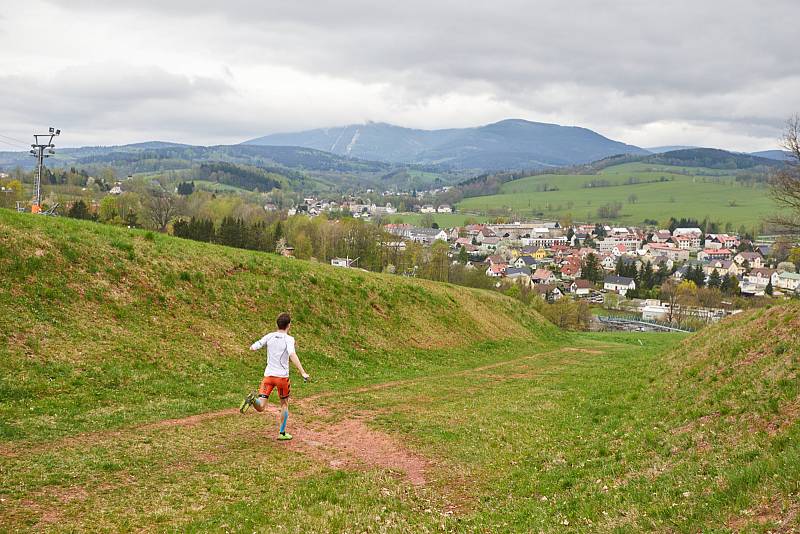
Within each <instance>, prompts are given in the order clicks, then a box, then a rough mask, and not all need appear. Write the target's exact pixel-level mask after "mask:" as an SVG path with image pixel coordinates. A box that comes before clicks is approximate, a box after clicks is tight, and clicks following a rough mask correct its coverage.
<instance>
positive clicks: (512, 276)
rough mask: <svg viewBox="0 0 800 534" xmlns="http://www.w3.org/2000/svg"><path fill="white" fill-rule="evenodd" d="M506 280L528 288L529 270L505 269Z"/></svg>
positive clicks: (522, 268) (529, 282)
mask: <svg viewBox="0 0 800 534" xmlns="http://www.w3.org/2000/svg"><path fill="white" fill-rule="evenodd" d="M505 274H506V278H508V279H509V280H511V281H513V282H515V283H518V284H522V285H526V286H529V285H531V270H530V269H528V268H527V267H509V268H507V269H506V273H505Z"/></svg>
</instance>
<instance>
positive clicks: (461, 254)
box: [458, 245, 469, 265]
mask: <svg viewBox="0 0 800 534" xmlns="http://www.w3.org/2000/svg"><path fill="white" fill-rule="evenodd" d="M468 261H469V255H468V254H467V249H466V247H464V245H461V248H460V249H459V251H458V263H460V264H461V265H466V264H467V262H468Z"/></svg>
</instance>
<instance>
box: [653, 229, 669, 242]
mask: <svg viewBox="0 0 800 534" xmlns="http://www.w3.org/2000/svg"><path fill="white" fill-rule="evenodd" d="M670 239H672V232H670V231H669V230H657V231H655V232H653V235H652V236H650V242H651V243H667V242H669V240H670Z"/></svg>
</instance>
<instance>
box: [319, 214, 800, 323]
mask: <svg viewBox="0 0 800 534" xmlns="http://www.w3.org/2000/svg"><path fill="white" fill-rule="evenodd" d="M445 209H450V208H449V206H446V207H445ZM383 228H384V229H385V230H386V232H387V233H389V234H391V235H393V236H396V237H397V240H395V241H393V242H392V246H395V247H401V248H402V247H404V246H406V243H417V244H420V245H423V246H426V247H430V246H432V245H434V244H435V243H436V242H442V243H447V244H448V245H449V250H450V253H449V255H450V258H451V260H452V261H453V263H456V262H458V261H459V260H463V259H464V258H466V262H464V263H465V265H466V267H467V268H468V269H475V270H478V271H479V272H483V273H485V275H486V277H488V278H490V279H494V280H496V286H497V287H498V288H499V287H500V286H501V284H505V285H508V284H511V283H513V284H519V285H520V286H521V287H524V288H526V290H530V291H532V292H533V293H534V294H536V295H539V296H541V297H542V298H543V299H544V300H545V301H547V302H551V303H552V302H556V301H558V300H559V299H562V298H572V299H579V300H585V301H587V302H590V303H592V304H594V305H597V306H602V307H604V308H606V309H609V310H620V311H628V312H632V313H635V314H637V315H638V316H639V317H641V318H642V319H644V320H650V321H663V322H672V323H674V322H675V320H676V317H675V314H676V313H677V312H676V309H677V308H679V307H681V304H680V302H681V301H680V300H679V299H672V300H671V301H670V299H669V297H667V298H664V297H665V296H664V293H665V291H664V288H666V287H667V286H672V287H676V288H679V287H681V282H691V285H692V287H704V288H708V289H717V290H719V291H718V292H717V294H718V295H719V296H720V297H721V298H717V299H716V300H714V299H711V300H708V301H707V302H702V300H703V299H700V302H695V303H693V304H692V305H687V304H685V303H684V304H683V306H682V307H683V309H682V310H681V312H680V313H681V314H682V315H683V316H691V317H694V318H695V319H699V320H702V321H704V322H715V321H718V320H719V319H721V318H723V317H725V316H727V315H730V314H732V313H738V311H740V310H739V309H737V308H736V307H732V306H731V302H730V299H728V300H725V297H732V296H737V297H757V298H769V297H772V298H780V297H797V296H800V274H798V273H797V272H796V266H795V265H794V264H793V263H791V262H789V261H785V258H781V257H780V255H781V250H778V249H779V248H781V249H782V247H780V246H778V245H776V244H775V243H770V242H763V243H762V242H758V241H753V240H748V239H745V238H744V237H741V236H738V235H732V234H728V233H718V234H705V233H704V232H703V230H702V229H700V228H696V227H687V228H681V227H678V228H674V229H673V230H672V231H670V230H669V229H658V230H653V229H645V228H640V227H614V226H608V225H603V224H576V225H572V226H568V227H562V226H561V224H560V223H558V222H556V221H524V222H522V221H520V222H511V223H497V224H488V223H487V224H470V225H466V226H461V227H454V228H448V229H445V228H426V227H420V226H413V225H411V224H397V223H390V224H385V225H384V226H383ZM790 246H793V244H791V245H790ZM781 260H783V261H781ZM331 264H332V265H335V266H340V267H351V266H352V263H351V260H349V259H348V258H334V259H332V260H331Z"/></svg>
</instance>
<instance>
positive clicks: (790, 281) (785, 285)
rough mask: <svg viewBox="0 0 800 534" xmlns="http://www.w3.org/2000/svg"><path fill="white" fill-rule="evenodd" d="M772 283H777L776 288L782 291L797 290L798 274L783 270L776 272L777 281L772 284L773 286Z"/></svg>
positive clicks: (798, 283) (799, 282) (799, 286)
mask: <svg viewBox="0 0 800 534" xmlns="http://www.w3.org/2000/svg"><path fill="white" fill-rule="evenodd" d="M774 285H777V287H778V288H780V289H782V290H784V291H788V292H794V291H797V289H798V288H800V274H797V273H791V272H789V271H783V272H782V273H780V274H778V283H777V284H773V286H774Z"/></svg>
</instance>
